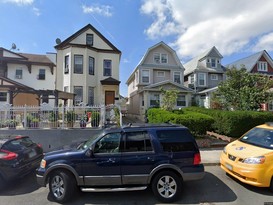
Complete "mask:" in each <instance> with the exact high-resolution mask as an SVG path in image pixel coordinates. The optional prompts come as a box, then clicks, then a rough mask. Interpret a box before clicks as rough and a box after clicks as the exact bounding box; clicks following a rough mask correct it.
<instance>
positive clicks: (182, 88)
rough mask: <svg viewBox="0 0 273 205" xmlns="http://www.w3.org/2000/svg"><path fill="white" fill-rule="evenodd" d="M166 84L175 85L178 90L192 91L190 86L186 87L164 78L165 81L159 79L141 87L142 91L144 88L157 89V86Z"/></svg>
mask: <svg viewBox="0 0 273 205" xmlns="http://www.w3.org/2000/svg"><path fill="white" fill-rule="evenodd" d="M168 84H169V85H172V86H174V87H177V88H178V89H179V90H180V91H181V90H183V91H184V92H193V90H192V89H190V88H188V87H186V86H184V85H181V84H178V83H175V82H172V81H170V80H165V81H161V82H158V83H154V84H151V85H147V86H145V87H143V91H144V90H152V89H158V87H163V86H166V85H168Z"/></svg>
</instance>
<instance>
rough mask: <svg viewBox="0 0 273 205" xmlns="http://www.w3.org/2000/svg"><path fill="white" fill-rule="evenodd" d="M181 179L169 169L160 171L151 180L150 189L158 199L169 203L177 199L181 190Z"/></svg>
mask: <svg viewBox="0 0 273 205" xmlns="http://www.w3.org/2000/svg"><path fill="white" fill-rule="evenodd" d="M181 186H182V181H181V179H180V178H179V177H178V176H177V175H176V174H175V173H174V172H171V171H164V172H160V173H159V174H158V175H156V176H155V178H154V179H153V181H152V190H153V193H154V195H155V196H156V198H157V199H158V200H160V201H161V202H164V203H170V202H174V201H175V200H177V198H178V196H179V193H180V192H181Z"/></svg>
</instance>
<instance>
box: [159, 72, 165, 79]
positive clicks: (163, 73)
mask: <svg viewBox="0 0 273 205" xmlns="http://www.w3.org/2000/svg"><path fill="white" fill-rule="evenodd" d="M157 77H159V78H164V77H165V72H164V71H157Z"/></svg>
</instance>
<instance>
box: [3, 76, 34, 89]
mask: <svg viewBox="0 0 273 205" xmlns="http://www.w3.org/2000/svg"><path fill="white" fill-rule="evenodd" d="M0 88H8V89H12V90H27V91H35V89H34V88H32V87H29V86H26V85H24V84H22V83H18V82H17V81H14V80H11V79H9V78H6V77H3V76H0Z"/></svg>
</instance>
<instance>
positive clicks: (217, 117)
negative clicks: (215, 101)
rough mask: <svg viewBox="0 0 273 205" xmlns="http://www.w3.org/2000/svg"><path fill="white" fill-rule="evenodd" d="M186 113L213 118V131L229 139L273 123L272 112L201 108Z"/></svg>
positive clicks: (189, 109)
mask: <svg viewBox="0 0 273 205" xmlns="http://www.w3.org/2000/svg"><path fill="white" fill-rule="evenodd" d="M184 111H193V112H198V113H203V114H207V115H209V116H211V117H212V118H213V119H214V123H213V124H212V127H211V128H212V131H215V132H217V133H219V134H223V135H226V136H229V137H235V138H237V137H240V136H241V135H242V134H244V133H245V132H247V131H248V130H250V129H251V128H253V127H255V126H257V125H260V124H264V123H265V122H270V121H273V114H272V113H270V112H257V111H223V110H213V109H206V108H200V107H187V108H185V109H184Z"/></svg>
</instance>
